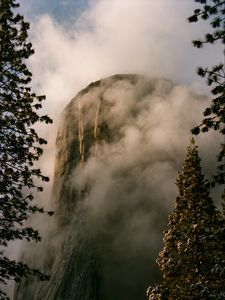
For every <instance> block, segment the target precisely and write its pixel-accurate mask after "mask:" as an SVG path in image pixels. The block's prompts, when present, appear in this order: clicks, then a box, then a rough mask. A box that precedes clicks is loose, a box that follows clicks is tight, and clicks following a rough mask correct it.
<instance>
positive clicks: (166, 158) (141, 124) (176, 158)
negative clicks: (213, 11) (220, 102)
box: [26, 0, 220, 300]
mask: <svg viewBox="0 0 225 300" xmlns="http://www.w3.org/2000/svg"><path fill="white" fill-rule="evenodd" d="M193 7H194V5H191V4H190V1H189V0H188V1H178V0H168V1H163V0H160V1H145V0H133V1H119V0H115V1H107V0H100V1H90V2H89V6H88V7H87V9H86V10H84V11H83V12H82V14H80V16H79V17H78V16H76V18H74V19H73V18H72V17H70V21H69V23H66V22H64V23H63V24H61V23H59V22H58V21H57V20H56V19H54V18H53V17H52V16H50V15H48V14H45V15H39V16H37V17H36V18H35V20H34V21H33V22H32V23H31V40H32V43H33V46H34V49H35V55H34V56H33V57H32V58H31V60H30V62H29V64H30V68H31V71H32V73H33V86H34V89H35V91H37V92H38V93H40V94H45V95H46V96H47V100H46V103H45V104H44V107H43V111H44V113H48V114H49V115H50V116H51V117H53V119H54V125H53V126H48V128H47V127H42V126H40V127H38V130H39V131H40V134H41V135H42V136H43V137H45V138H46V139H47V140H48V145H47V146H46V149H45V154H44V156H43V158H42V160H41V161H40V162H39V166H40V168H41V169H42V170H43V173H44V174H46V175H48V176H50V178H51V184H52V183H53V173H54V164H55V161H56V165H57V159H58V150H56V149H55V139H56V136H57V132H58V129H59V127H60V128H61V129H60V131H59V134H58V137H59V136H60V132H61V133H62V132H63V131H64V130H65V128H67V127H65V124H66V126H69V127H68V128H70V130H72V131H70V132H71V133H70V134H71V135H72V134H73V129H71V128H74V132H77V130H78V129H77V126H78V125H77V124H78V120H79V115H78V108H77V105H78V103H80V105H81V106H84V107H87V110H86V111H87V113H86V115H84V116H83V122H84V124H83V126H84V128H88V126H89V127H90V126H91V127H93V126H95V125H94V123H95V122H96V109H97V108H96V105H97V103H98V101H99V99H100V98H101V97H103V99H104V100H103V102H104V105H103V106H101V112H100V116H99V120H100V121H99V123H98V125H100V124H102V123H106V124H107V125H108V129H107V130H108V132H109V136H111V135H112V137H110V138H109V140H107V139H105V138H102V139H100V141H97V142H96V143H94V147H96V148H95V149H94V150H93V151H94V153H95V155H94V156H91V155H90V156H89V155H87V157H86V158H85V163H84V164H83V165H82V167H81V165H80V164H78V165H77V164H74V165H73V166H71V167H70V171H69V177H66V180H67V183H66V185H63V189H65V190H66V191H67V189H68V193H69V194H70V195H72V196H71V197H69V198H68V201H73V199H74V194H73V193H74V191H78V192H79V193H81V192H82V191H84V190H86V188H87V185H88V193H87V194H86V195H85V197H84V198H83V201H82V202H79V203H77V202H76V201H75V203H73V202H72V204H71V203H70V202H66V203H64V204H63V203H62V202H60V201H62V200H63V199H64V200H65V198H64V197H63V196H62V193H63V191H64V190H63V189H62V190H61V191H60V190H59V191H58V192H55V191H54V190H55V189H56V188H57V180H56V179H55V180H56V181H55V185H54V186H53V196H52V192H51V188H52V186H51V185H48V186H47V187H46V189H45V192H44V193H43V194H40V195H38V196H37V199H38V200H39V201H40V202H41V203H42V204H43V205H44V206H45V207H47V208H53V209H55V210H56V217H55V219H53V221H52V220H51V221H49V222H50V224H51V225H50V226H49V223H48V221H46V222H45V223H43V222H42V221H40V220H39V219H37V220H34V224H35V225H37V226H38V228H40V231H41V232H42V233H43V235H44V236H45V235H46V236H48V230H49V227H50V228H51V230H52V232H53V234H52V233H51V238H50V242H49V243H50V244H51V243H52V244H53V248H54V249H55V247H56V248H57V247H60V246H59V245H60V244H62V245H63V244H64V242H65V240H64V234H65V233H67V234H68V235H69V236H70V235H71V234H72V233H71V232H75V233H76V234H77V231H76V226H74V225H73V224H75V225H77V219H78V220H79V222H81V221H82V222H83V221H84V224H83V225H82V226H81V227H79V230H78V231H79V234H81V235H82V236H85V239H87V240H91V241H92V246H93V248H94V249H95V251H96V253H95V254H96V255H97V256H98V257H100V261H101V265H102V274H103V275H102V276H103V279H102V280H103V282H104V289H103V292H102V293H103V296H104V297H106V298H104V297H103V299H110V300H111V299H122V298H123V299H124V295H129V299H143V297H144V295H145V289H146V288H147V286H148V285H149V284H150V283H154V282H155V281H157V280H158V279H159V273H158V272H157V270H156V265H155V263H154V262H155V259H156V258H157V253H158V251H159V249H160V248H161V246H162V230H163V229H164V227H165V224H166V220H167V214H168V213H169V212H170V211H171V209H172V205H173V200H174V198H175V196H176V186H175V181H176V175H177V172H178V170H179V169H180V168H181V165H182V161H183V159H184V157H185V149H186V146H187V144H188V140H189V137H190V129H191V128H192V127H193V126H195V125H197V124H198V123H199V121H200V120H201V112H202V110H203V108H204V107H205V106H206V105H207V102H208V98H207V96H200V95H199V94H208V89H207V88H205V85H204V83H202V82H200V81H199V79H198V77H197V75H195V69H196V67H197V66H198V65H205V64H209V61H210V64H214V63H215V62H217V61H219V60H220V57H219V51H220V47H218V48H216V47H214V48H213V49H211V48H209V49H207V50H206V51H204V50H200V51H201V53H200V52H199V50H196V49H194V48H193V47H192V45H191V40H193V39H195V38H198V37H200V36H202V34H203V33H204V32H205V31H206V30H207V28H206V27H205V26H204V24H199V26H197V27H196V26H195V27H194V25H193V24H188V22H187V21H186V19H187V17H188V16H189V15H190V14H191V13H192V10H193ZM28 17H29V16H28ZM178 28H181V30H177V29H178ZM193 28H195V29H193ZM215 49H216V51H215ZM217 50H218V55H217ZM128 73H132V74H133V73H135V74H141V75H144V76H145V77H140V78H139V79H137V80H136V81H134V82H133V81H132V80H129V79H126V77H124V78H121V79H120V80H118V79H114V80H111V81H110V80H109V79H108V80H109V81H107V80H106V81H104V80H102V81H101V84H100V86H99V87H96V88H95V86H93V88H91V89H90V90H88V91H87V92H85V93H80V94H78V96H77V97H76V100H73V101H72V102H71V104H69V102H70V100H71V99H72V98H73V97H74V96H75V95H76V94H77V93H78V92H79V91H80V90H81V89H82V88H85V87H86V86H87V85H88V84H89V83H90V82H95V81H96V80H99V79H102V78H105V77H108V76H111V75H113V74H128ZM149 78H150V79H149ZM158 78H160V79H158ZM108 82H110V84H109V83H108ZM150 87H151V88H150ZM197 94H198V95H197ZM100 95H101V97H100ZM68 104H69V106H67V105H68ZM66 106H67V108H66V111H65V112H64V113H63V114H62V112H63V110H64V108H65V107H66ZM92 107H94V110H93V109H92ZM73 110H74V111H75V112H73ZM67 113H68V114H67ZM63 120H64V121H63ZM60 124H61V125H60ZM98 125H97V128H99V127H98ZM68 128H67V130H69V129H68ZM93 128H94V127H93ZM62 135H63V133H62ZM78 136H79V133H77V137H78ZM212 138H213V139H214V140H216V141H218V140H219V138H218V137H217V135H213V136H212V135H210V134H209V135H207V136H204V137H203V136H200V137H199V138H197V144H199V149H200V154H201V156H202V158H203V161H204V165H203V169H204V171H205V173H206V174H207V175H208V176H210V174H211V173H212V171H213V168H214V165H215V153H216V152H217V145H216V143H213V144H212V143H211V145H210V148H209V147H208V146H207V145H208V143H209V141H210V140H211V139H212ZM64 142H65V143H66V142H68V143H70V142H69V140H65V141H64ZM67 147H69V146H68V145H67V144H65V145H64V146H63V149H64V150H63V151H65V152H67V151H69V150H66V149H67ZM68 149H69V148H68ZM206 149H207V151H206ZM87 152H88V150H87ZM89 154H90V153H89ZM79 155H80V153H79ZM55 157H57V158H55ZM63 166H64V168H66V167H65V166H66V163H65V162H64V164H63ZM55 170H56V172H57V167H55ZM67 175H68V174H67ZM63 176H64V175H63ZM64 179H65V178H63V179H62V178H61V179H59V180H62V181H63V180H64ZM54 193H56V195H54ZM57 195H58V196H57ZM66 201H67V200H66ZM67 204H68V207H67ZM71 207H72V210H71V212H69V208H71ZM59 211H60V212H59ZM63 217H64V218H65V219H67V222H65V220H63ZM57 218H58V219H61V221H62V220H63V221H64V222H65V223H66V225H65V224H63V226H62V227H61V228H60V225H59V224H60V223H59V222H58V220H57ZM68 219H69V224H72V225H71V226H70V225H69V224H68ZM80 220H81V221H80ZM54 222H55V223H54ZM52 223H53V224H52ZM75 233H74V234H75ZM76 234H75V235H76ZM53 237H54V238H55V240H54V238H53ZM99 245H100V246H99ZM32 249H33V248H32ZM32 249H31V251H30V252H28V255H26V256H27V257H28V258H27V259H28V261H35V257H32ZM42 251H43V255H44V251H45V249H44V247H43V249H42V248H40V253H42ZM30 253H31V255H30ZM134 270H136V271H134ZM118 277H119V278H123V279H121V282H120V283H119V281H118ZM54 280H55V278H54ZM133 282H136V284H137V285H139V287H137V289H133V287H132V286H133ZM31 290H32V289H31ZM112 290H113V292H112ZM140 290H141V291H143V292H140ZM109 291H110V294H109ZM134 291H135V292H134ZM140 295H141V296H140ZM110 297H111V298H110ZM132 297H133V298H132Z"/></svg>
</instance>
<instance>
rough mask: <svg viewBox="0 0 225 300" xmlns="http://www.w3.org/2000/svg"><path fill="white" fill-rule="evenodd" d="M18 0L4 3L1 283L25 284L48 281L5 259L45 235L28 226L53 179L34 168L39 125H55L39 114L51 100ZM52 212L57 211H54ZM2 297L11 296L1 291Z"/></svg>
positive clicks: (0, 19) (0, 4) (0, 18)
mask: <svg viewBox="0 0 225 300" xmlns="http://www.w3.org/2000/svg"><path fill="white" fill-rule="evenodd" d="M18 7H19V4H18V3H17V2H16V1H15V0H1V1H0V237H1V240H0V245H1V249H2V251H1V257H0V282H1V283H6V280H8V279H14V280H16V281H19V280H20V279H21V278H22V277H24V276H27V275H28V274H33V275H37V276H39V277H40V278H41V279H45V278H47V277H46V276H44V275H43V274H41V273H40V272H38V271H37V270H32V269H29V267H28V266H26V265H24V264H22V263H19V262H15V261H10V260H9V259H8V258H7V257H4V248H5V247H7V245H8V243H9V241H12V240H16V239H27V240H28V241H30V240H35V241H40V239H41V238H40V236H39V233H38V232H37V231H36V230H34V229H33V228H32V227H28V226H26V221H27V220H28V218H29V216H30V214H31V213H37V212H39V213H43V212H44V210H43V208H41V207H38V206H37V205H35V204H32V200H33V198H34V196H33V193H34V190H35V189H37V190H38V191H42V187H41V186H39V185H38V186H37V185H36V184H35V182H34V179H35V178H38V179H40V180H42V181H48V177H46V176H44V175H42V172H41V170H40V169H38V168H35V167H34V163H35V161H37V160H38V159H39V157H40V156H41V155H42V152H43V150H42V148H41V145H44V144H46V141H45V140H44V139H43V138H41V137H39V136H38V134H37V132H36V131H35V129H34V128H33V125H34V124H36V123H37V122H45V123H52V120H51V119H50V118H49V117H48V116H47V115H44V116H39V115H38V113H37V111H38V110H39V109H40V108H41V107H42V101H43V100H44V99H45V96H37V95H36V94H35V93H33V92H32V90H31V87H30V86H29V84H30V82H31V77H32V74H31V72H30V71H29V70H28V68H27V66H26V64H25V60H26V59H28V58H29V57H30V55H32V54H33V53H34V50H33V48H32V44H31V43H30V42H27V37H28V35H27V31H28V29H29V23H27V22H25V21H24V17H23V16H22V15H20V14H18V13H16V10H17V8H18ZM48 213H49V214H51V212H48ZM0 297H1V299H4V297H6V296H5V295H4V293H3V292H2V291H0Z"/></svg>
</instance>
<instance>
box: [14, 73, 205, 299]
mask: <svg viewBox="0 0 225 300" xmlns="http://www.w3.org/2000/svg"><path fill="white" fill-rule="evenodd" d="M190 101H192V102H191V103H192V105H191V106H190ZM203 102H204V100H203V97H200V96H196V95H194V94H193V92H191V91H190V90H189V89H188V88H187V87H184V86H181V85H177V84H174V83H173V82H171V81H169V80H166V79H162V78H148V77H144V76H138V75H132V74H127V75H126V74H125V75H114V76H111V77H108V78H106V79H102V80H99V81H96V82H93V83H91V84H90V85H88V86H87V87H86V88H85V89H83V90H82V91H80V92H79V93H78V94H77V96H76V97H75V98H73V99H72V101H71V102H70V103H69V105H68V106H67V107H66V108H65V110H64V113H63V117H62V122H61V125H60V128H59V132H58V136H57V141H56V149H57V150H56V152H57V153H56V163H55V175H54V184H53V193H52V200H51V201H52V207H53V210H54V211H55V215H54V220H53V222H54V224H53V228H52V229H51V230H49V231H48V234H47V237H46V239H45V242H44V243H43V244H42V246H41V248H40V249H39V250H38V253H34V252H32V251H31V252H29V251H27V252H28V254H27V255H25V256H26V259H27V260H28V261H35V262H36V264H37V267H39V268H40V265H41V264H43V271H44V272H46V273H48V274H50V276H51V277H50V280H49V281H48V282H37V281H35V280H34V279H30V278H29V279H27V280H25V281H23V282H22V283H21V284H20V285H19V286H18V287H17V289H16V292H15V297H14V299H15V300H22V299H23V300H24V299H26V300H31V299H32V300H56V299H59V300H115V299H116V300H122V299H123V300H124V299H129V300H134V299H135V300H139V299H140V300H141V299H145V292H146V289H147V287H148V286H149V284H152V283H154V282H156V281H157V280H158V279H159V273H158V271H157V267H156V264H155V259H156V257H157V256H158V252H159V250H160V248H161V246H162V244H161V243H162V241H161V240H162V230H163V228H164V225H165V224H166V219H167V214H168V211H169V210H170V208H171V201H172V200H173V199H174V195H175V185H174V182H175V178H176V174H177V170H178V169H179V167H180V165H181V162H182V160H183V158H184V149H185V145H186V143H187V138H188V136H189V132H190V128H191V127H192V126H193V125H194V123H193V120H194V119H197V118H196V116H197V115H198V114H199V111H200V109H201V106H202V104H203ZM47 227H48V224H46V230H47Z"/></svg>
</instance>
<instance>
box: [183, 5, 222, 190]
mask: <svg viewBox="0 0 225 300" xmlns="http://www.w3.org/2000/svg"><path fill="white" fill-rule="evenodd" d="M195 2H199V3H200V5H201V6H200V8H198V9H195V10H194V14H193V15H192V16H191V17H189V18H188V20H189V22H198V21H199V20H204V21H209V23H210V26H211V27H212V31H211V32H209V33H207V34H206V35H205V37H204V39H203V40H195V41H193V45H194V46H195V47H197V48H202V47H203V46H204V45H206V44H215V43H217V42H219V43H222V44H223V45H224V44H225V1H224V0H195ZM223 48H224V47H223ZM224 56H225V52H224V50H223V53H222V57H221V63H218V64H217V65H215V66H213V67H211V68H210V67H199V68H198V71H197V72H198V75H200V76H201V77H205V78H206V80H207V84H208V85H209V86H212V90H211V93H212V95H213V98H212V102H211V104H210V105H209V106H208V107H207V108H206V109H205V111H204V119H203V120H202V122H201V124H199V126H197V127H195V128H193V129H192V133H193V134H199V133H200V131H202V132H208V131H209V130H210V129H213V130H218V131H219V132H220V133H221V134H222V135H225V68H224V59H225V57H224ZM224 159H225V143H223V144H221V150H220V152H219V154H218V162H219V164H218V174H216V175H215V176H214V181H213V185H215V183H219V184H224V183H225V161H224Z"/></svg>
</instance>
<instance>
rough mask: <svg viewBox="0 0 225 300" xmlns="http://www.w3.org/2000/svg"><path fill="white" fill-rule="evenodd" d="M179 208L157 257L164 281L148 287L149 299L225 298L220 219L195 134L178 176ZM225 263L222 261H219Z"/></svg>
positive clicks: (177, 202)
mask: <svg viewBox="0 0 225 300" xmlns="http://www.w3.org/2000/svg"><path fill="white" fill-rule="evenodd" d="M177 186H178V196H177V198H176V200H175V209H174V211H173V212H172V214H171V215H170V216H169V219H168V228H167V230H166V231H165V232H164V239H163V241H164V248H163V250H162V251H161V252H160V255H159V259H158V260H157V262H158V265H159V268H160V269H161V271H162V273H163V278H164V279H163V283H162V284H161V285H159V286H156V287H153V288H150V289H149V290H148V298H149V300H150V299H174V300H175V299H181V300H185V299H187V300H191V299H193V300H194V299H196V300H199V299H202V300H203V299H217V300H218V299H225V275H224V270H225V268H224V263H223V257H224V250H225V249H224V242H223V240H221V237H222V235H221V230H220V229H221V226H222V219H221V216H220V214H219V212H218V211H217V210H216V208H215V206H214V204H213V200H212V199H211V198H210V196H209V184H208V183H207V181H205V180H204V176H203V175H202V172H201V166H200V158H199V156H198V150H197V147H196V146H195V144H194V140H192V142H191V145H190V146H189V147H188V151H187V156H186V159H185V161H184V164H183V168H182V171H181V172H180V173H179V174H178V178H177ZM221 263H222V264H221Z"/></svg>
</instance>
